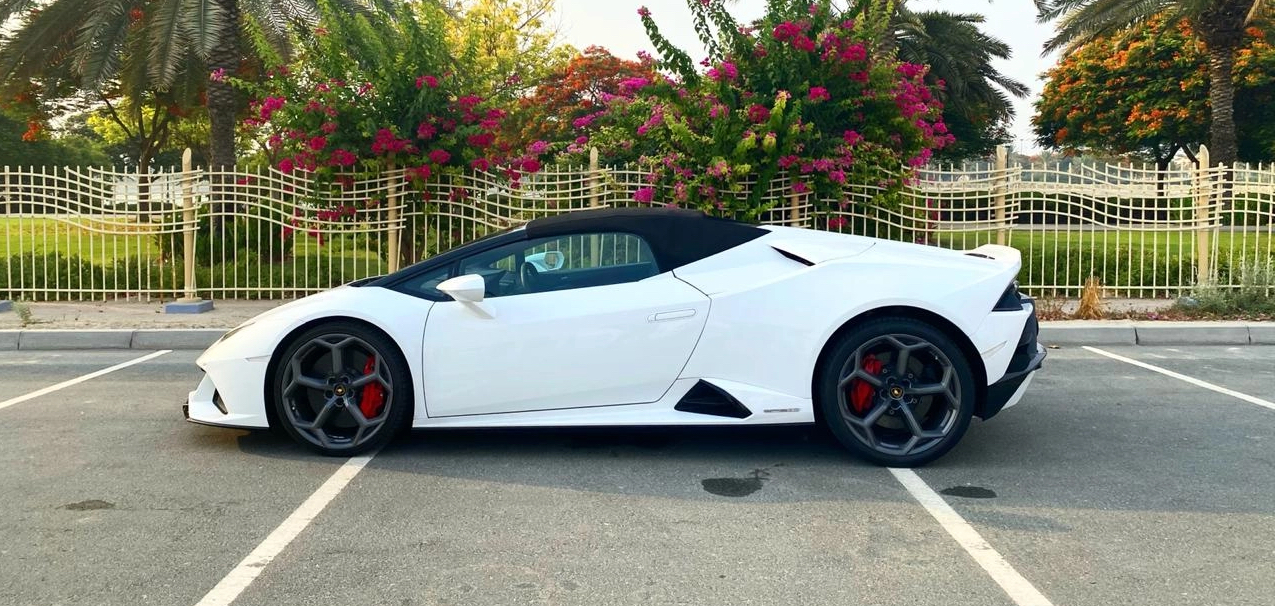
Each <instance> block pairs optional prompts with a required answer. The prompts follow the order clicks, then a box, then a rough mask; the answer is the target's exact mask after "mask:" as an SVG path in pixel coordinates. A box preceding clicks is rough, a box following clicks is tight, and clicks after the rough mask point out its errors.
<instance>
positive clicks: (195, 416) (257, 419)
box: [182, 374, 269, 429]
mask: <svg viewBox="0 0 1275 606" xmlns="http://www.w3.org/2000/svg"><path fill="white" fill-rule="evenodd" d="M182 415H183V416H185V417H186V420H187V421H190V422H191V423H199V424H200V425H213V426H215V427H235V428H239V429H260V428H263V427H268V426H269V423H268V422H267V421H266V418H265V414H264V410H263V411H262V414H250V413H237V412H235V411H234V410H226V403H225V402H224V401H222V398H221V394H220V393H219V392H218V391H217V386H216V385H214V384H213V380H212V377H211V376H210V375H208V374H205V375H204V378H203V380H202V381H200V382H199V386H198V387H196V388H195V390H194V391H192V392H190V394H188V395H187V396H186V403H185V404H183V405H182Z"/></svg>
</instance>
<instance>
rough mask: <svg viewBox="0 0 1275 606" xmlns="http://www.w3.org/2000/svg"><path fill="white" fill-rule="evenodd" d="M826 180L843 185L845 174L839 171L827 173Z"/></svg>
mask: <svg viewBox="0 0 1275 606" xmlns="http://www.w3.org/2000/svg"><path fill="white" fill-rule="evenodd" d="M828 180H829V181H832V182H833V183H845V182H846V174H845V173H843V172H841V171H839V170H834V171H829V172H828Z"/></svg>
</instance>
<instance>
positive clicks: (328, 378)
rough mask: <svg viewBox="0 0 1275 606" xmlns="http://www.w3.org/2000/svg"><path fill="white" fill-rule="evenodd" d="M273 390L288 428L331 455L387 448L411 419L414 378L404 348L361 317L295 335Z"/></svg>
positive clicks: (278, 413) (294, 436)
mask: <svg viewBox="0 0 1275 606" xmlns="http://www.w3.org/2000/svg"><path fill="white" fill-rule="evenodd" d="M369 368H370V369H371V370H370V371H369V370H368V369H369ZM298 370H299V371H300V373H299V374H298ZM369 386H370V387H369ZM369 389H371V390H373V391H369ZM271 393H272V395H273V396H274V398H273V399H274V402H273V403H272V405H273V406H274V410H275V418H276V419H277V420H278V421H279V425H280V426H282V428H283V430H284V431H285V432H286V433H287V434H288V435H289V436H291V437H292V439H294V440H296V441H297V442H298V443H300V444H302V445H304V446H306V447H308V448H310V449H311V450H314V451H315V452H318V453H320V454H323V455H327V456H341V457H348V456H352V455H356V454H359V453H363V452H368V451H371V450H375V449H377V448H380V447H381V446H384V445H385V443H386V442H388V441H390V440H391V439H392V438H393V437H394V436H395V435H397V434H399V433H400V432H402V431H403V430H405V429H406V428H407V425H408V423H410V421H411V412H412V400H413V392H412V385H411V375H410V371H409V369H408V367H407V362H406V360H404V359H403V354H402V352H401V351H400V350H399V348H398V346H397V345H396V344H395V343H394V342H393V341H392V340H390V339H389V338H388V337H386V336H384V335H383V334H381V333H380V332H378V331H375V330H372V329H369V328H368V327H366V326H364V325H362V324H358V323H355V322H349V321H334V322H329V323H325V324H321V325H318V326H315V327H313V328H310V329H308V330H306V331H305V332H303V333H301V334H299V335H297V336H296V338H294V339H292V340H291V341H290V342H289V343H288V345H287V347H285V348H284V350H283V352H282V354H281V355H280V356H279V358H278V365H277V366H276V367H275V372H274V379H273V385H272V387H271ZM377 393H379V394H380V397H379V401H380V406H379V407H378V406H377V401H378V398H377ZM364 405H366V407H365V406H364ZM365 408H366V411H367V412H371V413H375V414H374V415H373V416H368V415H366V414H364V412H365ZM325 411H326V412H325ZM321 415H326V416H323V417H322V419H320V416H321Z"/></svg>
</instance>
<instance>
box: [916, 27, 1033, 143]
mask: <svg viewBox="0 0 1275 606" xmlns="http://www.w3.org/2000/svg"><path fill="white" fill-rule="evenodd" d="M983 22H984V18H983V16H982V15H978V14H960V13H950V12H946V11H921V12H915V13H914V12H911V11H909V10H907V8H906V7H905V6H904V5H903V4H902V3H900V4H899V6H898V9H897V12H896V15H895V19H894V27H893V28H892V29H893V38H894V40H893V44H894V46H895V48H896V49H897V51H898V56H899V58H900V59H902V60H904V61H907V62H910V63H919V64H924V65H928V66H930V70H929V72H928V74H927V75H926V79H927V80H928V81H929V82H930V83H931V84H937V83H938V82H940V81H942V82H943V83H944V90H943V92H942V93H941V95H940V96H941V98H942V100H943V103H944V108H943V114H944V122H946V123H947V124H948V126H949V127H950V128H954V129H961V131H960V132H955V133H954V134H956V135H957V144H958V148H957V149H955V150H953V151H954V152H957V153H963V154H964V155H967V156H968V155H981V154H985V153H987V152H989V151H991V150H990V149H987V148H990V147H991V146H992V145H993V144H995V143H997V142H1000V141H1001V140H1003V139H1004V138H1005V137H1006V136H1007V133H1006V129H1007V126H1008V125H1009V123H1010V122H1012V121H1013V119H1014V106H1013V102H1012V100H1011V99H1010V97H1011V96H1013V97H1017V98H1020V99H1021V98H1023V97H1026V96H1027V94H1028V93H1029V92H1030V91H1029V89H1028V88H1027V85H1025V84H1023V83H1022V82H1019V81H1017V80H1015V79H1013V78H1010V77H1009V76H1006V75H1005V74H1002V73H1001V72H999V71H997V69H996V68H995V67H994V66H993V65H992V61H993V60H996V59H1009V57H1010V55H1011V54H1012V51H1011V49H1010V47H1009V45H1008V44H1006V43H1005V42H1004V41H1003V40H1000V39H998V38H996V37H994V36H990V35H987V34H986V33H983V31H982V30H980V29H979V26H980V25H981V24H982V23H983ZM962 143H967V145H962ZM968 143H981V144H982V145H981V147H982V148H980V146H978V145H974V146H971V145H968Z"/></svg>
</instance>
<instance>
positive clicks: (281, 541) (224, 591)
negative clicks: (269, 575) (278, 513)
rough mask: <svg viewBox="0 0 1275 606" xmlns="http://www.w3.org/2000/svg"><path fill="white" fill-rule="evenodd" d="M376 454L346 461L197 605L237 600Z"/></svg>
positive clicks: (219, 605) (214, 605)
mask: <svg viewBox="0 0 1275 606" xmlns="http://www.w3.org/2000/svg"><path fill="white" fill-rule="evenodd" d="M374 456H376V453H372V454H369V455H363V456H358V457H351V458H350V459H349V460H347V461H346V462H345V463H344V464H342V465H341V467H339V468H338V469H337V470H336V471H335V472H333V473H332V475H331V477H329V478H328V479H327V481H326V482H324V483H323V485H322V486H319V489H318V490H315V491H314V494H312V495H310V498H308V499H306V500H305V502H304V503H302V504H301V506H300V507H297V509H296V510H295V511H293V512H292V515H289V516H288V518H287V519H286V520H284V521H283V523H281V524H279V526H278V528H275V529H274V531H273V532H271V533H270V535H269V536H267V537H266V540H264V541H262V542H261V544H260V545H258V546H257V548H256V549H253V550H252V553H249V554H248V556H247V557H245V558H244V559H243V561H241V562H239V565H238V566H235V567H234V569H233V570H231V571H230V573H229V574H227V575H226V576H225V578H223V579H222V580H221V581H220V582H218V583H217V586H216V587H213V588H212V590H210V591H209V592H208V593H207V594H206V595H204V598H203V599H202V600H199V603H198V604H196V606H225V605H227V604H230V603H231V602H234V601H235V598H238V597H239V594H241V593H243V590H245V589H247V588H248V586H249V585H251V584H252V582H253V581H254V580H256V578H257V577H258V576H259V575H260V574H261V571H262V570H263V569H265V567H266V566H267V565H269V564H270V562H272V561H274V559H275V557H276V556H278V555H279V554H280V553H281V552H283V550H284V549H286V548H287V547H288V544H289V543H291V542H292V540H293V539H295V538H297V535H299V534H301V531H302V530H305V528H306V526H309V525H310V522H312V521H314V518H315V517H317V516H318V515H319V514H320V513H322V512H323V509H324V508H325V507H327V506H328V503H331V502H332V499H335V498H336V496H337V495H338V494H341V491H342V490H344V489H345V486H346V485H347V484H349V483H350V480H353V479H354V476H356V475H359V472H360V471H362V470H363V467H364V466H366V465H367V464H368V461H371V460H372V457H374Z"/></svg>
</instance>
